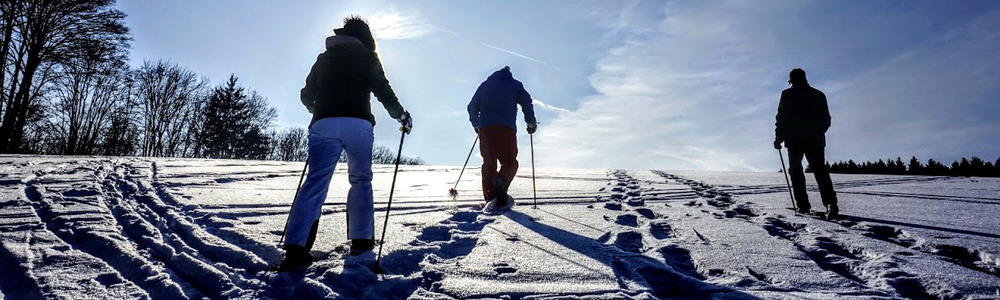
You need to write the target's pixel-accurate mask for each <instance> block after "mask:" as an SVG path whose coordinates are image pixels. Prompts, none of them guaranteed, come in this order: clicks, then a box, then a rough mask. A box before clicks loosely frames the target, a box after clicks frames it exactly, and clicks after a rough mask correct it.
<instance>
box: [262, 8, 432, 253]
mask: <svg viewBox="0 0 1000 300" xmlns="http://www.w3.org/2000/svg"><path fill="white" fill-rule="evenodd" d="M372 93H374V94H375V96H376V97H377V98H378V100H379V102H382V106H383V107H385V109H386V111H388V113H389V115H390V116H391V117H393V118H394V119H396V120H397V121H399V122H400V124H402V125H403V129H402V130H403V131H404V132H405V133H409V131H410V129H411V128H412V126H413V122H412V118H411V117H410V114H409V112H407V111H406V110H404V109H403V107H402V105H400V104H399V100H398V99H397V98H396V94H395V93H394V92H393V90H392V87H391V86H389V80H388V79H386V77H385V72H384V71H383V69H382V63H381V62H380V61H379V59H378V55H377V54H376V53H375V39H374V38H373V37H372V33H371V30H370V29H369V27H368V23H367V22H366V21H365V20H364V19H361V18H360V17H357V16H350V17H348V18H346V19H344V25H343V28H338V29H335V30H334V35H333V36H330V37H327V38H326V51H325V52H323V53H321V54H319V56H318V57H317V58H316V63H314V64H313V66H312V69H311V70H310V71H309V75H308V76H307V77H306V85H305V87H304V88H302V91H301V94H300V98H301V100H302V104H303V105H305V107H306V109H308V110H309V112H310V113H311V114H312V115H313V117H312V121H311V123H310V126H309V150H308V151H309V156H308V157H309V158H308V160H307V161H308V165H309V172H308V174H307V176H306V179H305V183H304V184H303V185H302V187H301V191H300V193H299V194H298V197H296V198H295V201H294V203H293V204H292V210H291V212H290V214H289V217H288V224H287V225H286V226H287V229H286V234H285V245H284V249H285V257H284V259H283V260H282V262H281V265H280V266H279V267H278V271H279V272H289V271H294V270H299V269H301V268H303V267H306V266H308V265H309V264H310V263H311V262H312V256H311V255H310V254H309V250H310V249H311V248H312V245H313V242H314V241H315V240H316V231H317V229H318V227H319V217H320V211H321V209H322V206H323V202H324V201H325V200H326V197H327V191H328V190H329V188H330V178H331V176H333V171H334V168H335V167H336V164H337V160H338V159H339V158H340V155H341V151H343V152H345V153H346V154H347V168H348V181H350V184H351V188H350V190H349V191H348V192H347V215H348V218H347V219H348V224H347V235H348V238H349V239H351V250H350V253H349V255H350V256H351V257H364V258H368V257H370V258H371V259H372V260H373V259H374V254H372V248H373V247H374V245H375V243H374V236H375V233H374V231H375V230H374V220H375V219H374V213H375V212H374V204H373V199H372V184H371V181H372V169H371V161H372V144H373V142H374V134H373V127H374V126H375V116H374V115H372V113H371V98H370V94H372Z"/></svg>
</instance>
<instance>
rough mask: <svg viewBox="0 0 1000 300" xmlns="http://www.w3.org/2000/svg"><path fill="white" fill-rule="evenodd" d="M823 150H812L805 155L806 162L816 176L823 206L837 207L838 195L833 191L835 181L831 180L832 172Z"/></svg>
mask: <svg viewBox="0 0 1000 300" xmlns="http://www.w3.org/2000/svg"><path fill="white" fill-rule="evenodd" d="M823 152H824V149H823V148H819V149H810V150H809V151H807V152H806V153H805V155H806V160H807V161H809V169H812V171H813V175H814V176H816V185H818V186H819V195H820V197H822V198H823V206H825V207H828V208H829V206H830V205H834V206H835V205H837V193H836V192H834V191H833V180H831V179H830V170H829V169H827V167H826V155H825V153H823Z"/></svg>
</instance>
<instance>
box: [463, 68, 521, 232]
mask: <svg viewBox="0 0 1000 300" xmlns="http://www.w3.org/2000/svg"><path fill="white" fill-rule="evenodd" d="M518 105H521V111H522V112H524V122H525V123H527V124H528V125H527V131H528V134H533V133H535V129H536V128H538V125H537V123H536V122H535V109H534V106H533V105H532V104H531V95H530V94H528V92H527V91H525V90H524V85H523V84H521V82H520V81H517V79H514V77H513V75H511V73H510V67H506V66H505V67H503V69H500V70H498V71H496V72H493V74H492V75H490V77H488V78H487V79H486V81H483V83H482V84H480V85H479V88H478V89H476V94H475V95H473V96H472V101H470V102H469V106H468V110H469V122H470V123H472V128H473V129H475V130H476V133H478V134H479V140H480V141H482V142H481V143H480V144H479V153H480V154H481V155H482V156H483V169H482V173H483V198H484V199H485V200H486V207H485V208H484V209H483V210H484V211H485V212H487V213H500V212H503V211H506V210H509V209H510V208H511V207H512V206H513V205H514V199H512V198H510V196H509V195H507V188H508V187H509V186H510V182H511V181H512V180H514V175H515V174H517V166H518V164H517V125H516V124H515V123H516V121H517V120H516V119H517V106H518ZM497 161H499V162H500V170H499V171H497Z"/></svg>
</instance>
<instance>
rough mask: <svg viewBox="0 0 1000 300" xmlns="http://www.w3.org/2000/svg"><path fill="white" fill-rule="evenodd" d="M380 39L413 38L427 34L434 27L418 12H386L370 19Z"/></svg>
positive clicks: (374, 32)
mask: <svg viewBox="0 0 1000 300" xmlns="http://www.w3.org/2000/svg"><path fill="white" fill-rule="evenodd" d="M368 23H369V26H370V27H371V30H372V34H373V35H375V38H378V39H411V38H417V37H421V36H424V35H427V34H429V33H430V32H431V29H432V27H431V26H430V24H428V23H427V22H426V21H424V20H423V19H421V18H420V16H418V15H417V14H416V13H400V12H384V13H379V14H376V15H375V16H373V17H371V18H370V19H369V20H368Z"/></svg>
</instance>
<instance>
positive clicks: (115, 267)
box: [0, 155, 1000, 299]
mask: <svg viewBox="0 0 1000 300" xmlns="http://www.w3.org/2000/svg"><path fill="white" fill-rule="evenodd" d="M301 168H302V165H301V163H285V162H271V161H235V160H201V159H154V158H108V157H52V156H16V155H15V156H11V155H7V156H0V275H2V276H0V299H37V298H56V299H81V298H95V297H97V298H120V299H143V298H148V299H201V298H209V299H220V298H242V299H268V298H270V299H284V298H300V299H309V298H344V299H353V298H415V299H441V298H463V299H464V298H512V299H563V298H583V299H622V298H630V299H657V298H713V299H756V298H765V299H893V298H944V299H961V298H969V299H997V298H1000V246H998V245H1000V218H997V217H996V216H997V215H998V213H1000V179H993V178H990V179H987V178H967V177H921V176H880V175H834V177H833V179H834V183H835V185H836V186H835V187H836V190H837V192H838V196H839V199H840V207H841V212H842V213H843V214H844V215H846V216H848V218H847V219H845V220H839V221H826V220H821V219H817V218H813V217H809V216H801V215H795V214H794V213H793V212H792V211H790V210H788V209H786V208H787V207H790V206H791V203H790V202H791V201H790V199H789V195H788V192H787V188H786V187H785V179H784V177H783V176H782V174H781V173H776V172H775V173H739V172H698V171H670V170H656V169H653V170H580V169H539V170H536V173H537V178H536V183H537V192H538V197H537V201H538V206H537V208H534V207H533V198H532V185H531V182H532V181H531V177H530V174H531V172H530V171H531V169H530V167H525V166H522V168H521V174H520V175H518V177H517V178H516V179H515V180H514V182H513V185H512V186H511V188H510V194H511V195H513V196H514V197H515V198H516V199H517V206H515V207H514V209H513V210H512V211H510V212H508V213H505V214H503V215H500V216H488V215H484V214H481V213H480V212H479V208H480V207H481V205H482V200H481V199H480V198H481V192H480V190H479V186H480V182H479V172H478V168H476V167H471V168H470V169H467V170H466V172H465V175H463V178H462V181H461V182H459V184H458V191H459V196H458V198H457V199H456V200H454V201H453V200H452V199H451V198H449V197H448V196H447V190H448V189H449V188H451V187H452V186H453V185H454V184H455V180H456V179H457V177H458V172H459V170H460V168H459V167H450V166H401V167H400V173H399V178H398V182H397V184H396V187H397V191H396V192H395V199H394V200H393V205H392V215H391V217H390V220H389V228H388V234H387V235H386V241H385V244H384V247H385V249H384V256H383V259H382V264H383V267H384V268H385V269H386V270H387V271H388V273H389V274H387V275H386V276H384V277H383V276H377V275H375V274H373V273H371V272H370V271H368V270H367V269H366V268H364V267H359V266H357V265H354V264H346V266H345V257H344V256H345V253H346V252H347V247H348V245H347V243H346V230H345V228H344V224H345V223H346V222H345V221H346V220H345V213H344V210H345V209H344V208H345V207H344V201H345V195H346V189H347V187H348V183H347V180H346V174H344V170H343V168H341V169H340V170H337V173H336V174H335V176H334V180H333V185H332V187H331V193H330V197H329V199H328V201H327V203H326V204H325V205H324V207H323V214H322V217H321V221H320V230H319V236H318V239H317V241H316V244H315V247H314V248H313V250H312V254H313V255H314V256H316V258H317V261H316V262H314V263H313V264H312V266H310V268H309V269H308V270H307V271H306V273H305V274H304V276H305V277H304V278H303V279H301V280H299V279H297V278H291V279H289V278H287V277H282V276H275V275H274V274H273V273H271V272H268V271H266V270H267V268H268V267H269V266H271V265H274V264H277V263H278V262H279V261H280V259H281V255H282V251H281V250H279V247H278V246H277V245H278V241H279V239H280V238H281V233H282V229H283V226H284V224H285V218H286V216H287V212H288V208H289V205H290V203H291V199H292V196H293V194H294V193H295V185H296V184H297V183H298V179H299V174H300V172H301V170H302V169H301ZM392 170H393V167H392V166H386V165H377V166H375V168H374V172H375V179H374V182H373V185H374V187H375V191H374V192H375V198H376V233H377V234H381V232H382V228H381V224H382V222H383V220H384V217H385V210H384V208H385V205H386V200H387V197H388V193H389V190H388V187H389V184H390V182H391V179H392ZM808 177H809V176H808V175H807V178H808ZM808 180H810V181H809V182H810V183H812V181H811V180H812V179H811V178H808ZM810 196H811V197H812V201H813V202H812V203H813V206H814V207H815V209H818V210H822V208H821V207H822V205H821V204H820V199H819V195H818V192H816V190H815V187H814V186H813V187H812V191H811V193H810Z"/></svg>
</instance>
